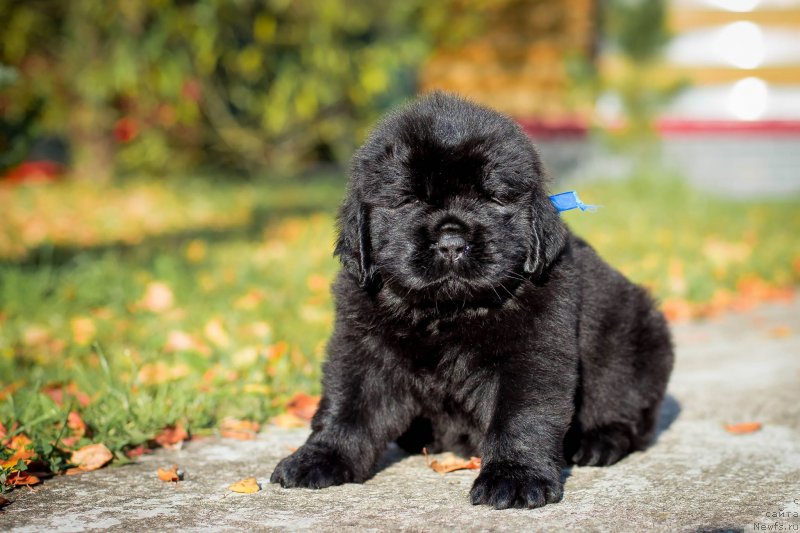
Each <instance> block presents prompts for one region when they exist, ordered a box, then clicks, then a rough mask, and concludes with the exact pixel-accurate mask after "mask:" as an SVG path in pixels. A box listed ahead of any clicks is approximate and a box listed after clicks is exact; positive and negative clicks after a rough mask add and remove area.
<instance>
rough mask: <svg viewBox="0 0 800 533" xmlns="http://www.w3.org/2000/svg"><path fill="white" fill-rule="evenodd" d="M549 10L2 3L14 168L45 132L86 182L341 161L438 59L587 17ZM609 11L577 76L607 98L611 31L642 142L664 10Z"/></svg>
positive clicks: (522, 6) (161, 0) (619, 4)
mask: <svg viewBox="0 0 800 533" xmlns="http://www.w3.org/2000/svg"><path fill="white" fill-rule="evenodd" d="M534 3H536V4H537V5H536V6H531V5H530V4H531V3H530V2H526V1H520V0H442V1H437V2H429V1H427V0H406V1H404V2H388V3H387V2H373V1H369V0H327V1H324V2H317V1H309V0H295V1H290V0H268V1H256V0H206V1H202V2H185V1H181V0H129V1H126V2H121V3H116V2H95V1H91V0H72V1H70V2H62V1H59V0H28V1H25V2H18V1H13V0H0V27H2V28H3V39H2V43H0V110H1V111H2V119H1V120H2V122H0V153H2V154H3V155H2V158H0V170H2V169H3V168H9V167H11V166H13V165H14V164H17V163H19V162H20V161H21V160H22V159H23V158H24V157H25V156H26V155H27V154H28V152H29V150H30V145H31V141H32V139H33V138H34V137H37V138H41V137H42V136H44V135H55V136H60V137H62V138H68V142H69V150H68V152H69V153H71V156H72V157H71V159H72V160H71V163H72V168H73V169H74V175H76V176H80V177H89V178H91V179H94V180H102V179H108V178H109V177H111V176H113V175H115V174H123V175H124V174H131V173H150V174H152V173H160V174H164V173H168V172H174V171H176V170H187V169H197V168H198V167H206V168H216V169H220V168H224V169H225V170H226V171H227V172H229V173H230V171H231V170H235V171H239V172H240V173H244V174H254V173H258V172H263V170H264V169H269V171H270V172H269V174H270V176H271V177H280V176H286V175H291V174H295V173H297V172H302V171H304V170H308V169H309V168H312V167H317V166H320V165H328V164H336V165H341V164H343V163H345V162H346V161H347V159H348V158H349V156H350V154H351V153H352V151H353V149H354V148H355V147H356V146H357V145H358V144H359V143H360V142H361V141H362V140H363V139H364V137H365V135H366V132H367V129H368V128H369V127H370V125H371V124H373V123H374V121H375V120H376V119H377V117H378V116H380V115H381V114H382V113H383V112H385V111H386V110H387V109H389V108H391V107H392V106H394V105H397V104H398V103H400V102H402V101H404V100H406V99H408V98H409V97H411V96H413V95H414V94H415V93H416V92H417V90H418V88H419V83H418V77H419V73H420V68H421V66H422V65H423V63H424V62H425V60H426V59H427V58H428V57H429V56H430V55H431V53H432V52H433V51H434V50H441V49H444V50H446V49H447V48H448V47H449V46H455V45H458V44H459V43H461V42H463V41H464V40H466V39H468V38H471V37H475V36H477V35H480V34H481V32H483V31H485V30H486V28H485V24H486V21H487V20H492V19H491V17H490V15H491V14H492V13H494V14H496V13H498V12H501V13H505V15H508V14H513V13H515V12H519V11H521V12H530V11H531V8H532V7H536V8H537V9H538V11H539V12H544V13H549V14H548V15H547V17H548V18H547V19H546V20H552V21H555V22H554V23H555V24H556V31H561V30H558V29H557V28H558V27H561V26H563V25H564V21H565V20H567V18H568V17H569V16H571V11H573V10H574V7H575V6H572V5H571V3H570V2H564V3H552V2H550V3H547V2H544V3H542V2H534ZM540 3H541V4H542V5H541V6H539V5H538V4H540ZM601 9H602V13H603V15H602V16H600V17H599V21H600V24H598V25H597V28H592V29H590V30H589V33H587V35H588V36H589V39H590V40H591V41H593V42H591V43H590V46H589V47H586V48H585V49H579V50H578V52H577V53H573V54H571V56H570V61H572V65H573V68H571V69H568V70H569V72H568V73H569V74H570V75H571V76H572V77H573V78H574V79H575V81H577V82H578V83H575V85H576V86H579V87H582V88H584V89H586V88H589V89H588V90H583V91H582V92H581V93H580V94H581V98H580V101H581V102H582V103H583V104H584V105H585V104H586V103H587V102H592V101H593V99H594V98H595V97H596V96H597V91H598V90H600V89H601V88H602V80H600V78H599V77H598V74H597V70H596V69H595V68H594V59H595V58H594V51H595V50H594V48H596V41H597V39H598V38H599V36H598V35H597V34H596V32H597V30H598V29H599V30H600V31H604V33H605V38H606V39H608V40H610V42H615V43H617V46H618V48H619V49H620V50H621V51H622V53H623V54H622V55H623V57H625V58H628V63H626V64H625V68H624V70H625V75H624V76H616V78H619V79H621V80H623V85H624V86H625V87H627V90H623V91H622V94H623V95H625V96H624V98H623V100H624V103H625V105H626V107H627V108H628V110H629V111H630V114H631V116H632V117H634V118H635V120H634V121H633V124H634V125H635V126H636V127H635V128H634V129H636V131H637V132H638V131H639V130H640V129H641V126H646V124H647V121H648V119H649V117H650V116H651V115H652V113H653V112H654V110H655V105H656V104H657V102H658V101H659V97H660V96H661V95H662V93H663V90H662V91H659V90H651V91H648V90H644V89H646V87H647V81H646V80H647V79H648V76H647V74H646V73H644V74H642V68H644V67H643V65H645V64H646V63H648V62H652V61H653V58H654V56H655V55H656V54H657V51H658V49H659V47H660V45H661V44H663V42H664V40H665V38H666V36H665V30H664V7H663V3H662V2H661V1H647V2H630V1H628V0H610V1H609V2H607V3H603V4H602V8H601ZM505 15H504V16H505ZM495 18H497V17H495ZM505 18H506V19H509V18H513V17H509V16H505ZM603 21H605V22H606V23H605V24H603ZM551 25H552V24H551ZM551 31H552V30H551ZM592 36H593V37H592ZM623 89H625V88H623ZM576 105H580V103H579V104H576ZM637 128H638V129H637Z"/></svg>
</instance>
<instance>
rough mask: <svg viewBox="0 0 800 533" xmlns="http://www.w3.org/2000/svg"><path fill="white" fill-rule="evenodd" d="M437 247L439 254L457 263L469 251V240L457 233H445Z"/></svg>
mask: <svg viewBox="0 0 800 533" xmlns="http://www.w3.org/2000/svg"><path fill="white" fill-rule="evenodd" d="M435 247H436V251H437V252H439V255H440V256H441V257H443V258H444V259H445V260H446V261H449V262H450V263H455V262H456V261H458V260H459V259H461V258H462V257H464V255H465V254H466V253H467V252H468V251H469V245H468V244H467V241H466V240H464V237H462V236H461V235H459V234H457V233H443V234H442V235H441V237H439V240H438V241H437V242H436V244H435Z"/></svg>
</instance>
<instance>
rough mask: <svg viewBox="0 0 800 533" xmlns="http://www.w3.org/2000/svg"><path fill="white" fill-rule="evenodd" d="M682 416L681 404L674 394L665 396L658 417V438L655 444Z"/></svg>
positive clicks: (656, 437)
mask: <svg viewBox="0 0 800 533" xmlns="http://www.w3.org/2000/svg"><path fill="white" fill-rule="evenodd" d="M680 415H681V404H680V403H678V400H677V399H676V398H675V396H673V395H672V394H669V393H667V395H666V396H664V401H663V402H661V412H660V413H659V416H658V425H657V426H656V436H655V439H653V442H655V441H656V440H658V438H659V437H660V436H661V434H662V433H663V432H664V431H666V430H667V429H668V428H669V427H670V426H671V425H672V423H673V422H675V420H677V419H678V417H679V416H680Z"/></svg>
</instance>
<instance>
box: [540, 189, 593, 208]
mask: <svg viewBox="0 0 800 533" xmlns="http://www.w3.org/2000/svg"><path fill="white" fill-rule="evenodd" d="M550 201H551V202H553V205H554V206H555V208H556V211H558V212H559V213H560V212H562V211H569V210H570V209H580V210H581V211H591V212H594V211H597V207H598V206H596V205H590V204H585V203H583V202H581V199H580V198H578V193H577V192H575V191H567V192H560V193H558V194H554V195H552V196H550Z"/></svg>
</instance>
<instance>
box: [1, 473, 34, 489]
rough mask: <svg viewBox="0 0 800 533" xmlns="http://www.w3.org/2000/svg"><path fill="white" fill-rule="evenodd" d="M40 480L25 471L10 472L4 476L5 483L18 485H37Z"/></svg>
mask: <svg viewBox="0 0 800 533" xmlns="http://www.w3.org/2000/svg"><path fill="white" fill-rule="evenodd" d="M41 482H42V480H41V479H39V478H38V477H36V476H34V475H33V474H29V473H27V472H12V473H11V474H9V475H8V478H6V483H8V484H9V485H14V486H15V487H18V486H20V485H28V486H30V485H38V484H39V483H41Z"/></svg>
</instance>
